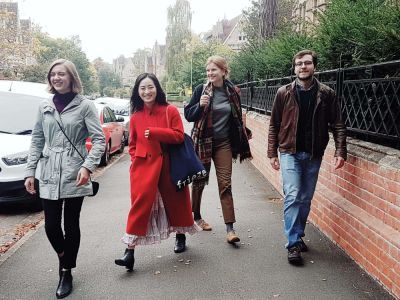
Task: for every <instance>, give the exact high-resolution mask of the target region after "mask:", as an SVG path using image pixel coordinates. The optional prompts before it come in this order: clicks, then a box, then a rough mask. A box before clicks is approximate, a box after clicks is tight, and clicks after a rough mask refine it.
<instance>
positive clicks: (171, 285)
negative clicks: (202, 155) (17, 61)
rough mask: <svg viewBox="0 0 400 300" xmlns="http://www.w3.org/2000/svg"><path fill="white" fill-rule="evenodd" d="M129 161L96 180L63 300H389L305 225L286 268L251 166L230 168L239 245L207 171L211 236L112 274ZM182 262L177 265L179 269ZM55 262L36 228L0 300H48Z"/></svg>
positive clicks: (272, 211)
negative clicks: (305, 248)
mask: <svg viewBox="0 0 400 300" xmlns="http://www.w3.org/2000/svg"><path fill="white" fill-rule="evenodd" d="M129 164H130V161H129V157H128V155H125V156H124V157H122V158H121V159H120V160H119V161H118V162H117V163H116V164H115V165H114V166H113V167H111V168H110V169H108V170H107V172H105V173H104V175H102V176H101V177H100V178H98V179H99V181H100V184H101V190H100V192H99V194H98V195H97V196H96V197H94V198H86V200H85V202H84V205H83V209H82V215H81V227H82V241H81V249H80V255H79V257H78V267H77V268H76V269H75V270H74V272H73V276H74V291H73V293H72V294H71V295H70V296H69V297H68V299H114V298H117V299H335V300H336V299H346V300H348V299H392V297H391V296H390V295H389V294H387V293H386V292H385V291H384V290H383V289H382V288H381V287H380V286H378V284H377V283H376V282H375V281H374V280H372V279H371V278H370V277H369V276H367V275H366V274H365V273H364V272H363V271H362V270H360V269H359V268H358V267H357V266H356V265H355V263H354V262H352V261H351V260H350V259H349V258H348V257H347V256H346V255H345V254H344V253H343V252H342V251H341V250H340V249H339V248H338V247H336V246H335V245H333V244H332V243H331V242H330V241H329V240H327V239H326V238H325V237H324V236H323V235H322V234H321V233H320V232H319V231H318V230H316V229H315V228H313V226H311V225H309V226H308V227H307V231H306V233H307V236H306V239H307V240H309V242H308V245H309V248H310V251H309V252H308V253H305V254H304V259H305V265H304V266H303V267H294V266H291V265H289V264H288V263H287V259H286V250H285V249H284V247H283V245H284V243H285V239H284V237H283V233H282V230H283V229H282V226H283V224H282V204H281V201H277V200H276V199H277V198H278V199H279V198H280V196H279V194H278V193H277V192H276V191H275V190H274V189H273V188H272V186H271V185H270V184H269V183H268V182H266V181H265V179H264V178H263V177H262V175H261V174H260V173H259V172H258V171H257V170H256V169H255V168H254V167H253V166H252V165H251V164H250V163H244V164H234V176H233V195H234V198H235V205H236V213H237V221H238V222H237V223H236V230H237V232H238V234H239V235H240V237H241V238H242V243H239V244H238V245H237V247H233V246H231V245H229V244H227V243H226V242H225V225H224V224H223V219H222V217H221V214H222V211H221V207H220V204H219V200H218V192H217V187H216V179H215V174H214V171H213V170H212V176H211V178H210V185H209V186H208V187H206V190H205V192H204V199H203V208H204V210H203V217H204V218H205V219H206V220H207V221H208V222H209V223H210V224H211V225H212V226H213V231H211V232H200V233H198V234H196V235H194V236H190V237H188V240H187V243H188V250H187V251H186V252H184V253H182V254H175V253H173V244H174V238H173V237H171V238H170V239H168V240H166V241H163V243H161V244H159V245H154V246H146V247H138V248H137V250H136V255H135V257H136V263H135V267H134V272H132V273H128V272H126V271H125V270H124V269H123V268H121V267H118V266H115V265H114V259H115V258H117V257H119V256H121V255H122V253H123V250H124V245H123V244H122V243H121V242H120V237H121V235H122V234H123V232H124V227H125V220H126V216H127V212H128V209H129V176H128V170H129ZM180 260H182V261H180ZM57 266H58V261H57V258H56V255H55V254H54V253H53V250H52V248H51V246H50V244H49V242H48V241H47V239H46V236H45V232H44V228H43V227H41V228H40V229H39V230H38V231H37V232H36V233H35V234H34V235H32V236H31V237H30V238H29V239H28V240H27V241H25V243H24V244H23V245H22V246H21V247H20V248H19V249H18V251H16V252H15V253H14V254H13V255H12V256H11V257H9V258H8V259H7V260H6V261H5V262H4V263H3V264H2V265H1V266H0V299H55V289H56V286H57V283H58V274H57Z"/></svg>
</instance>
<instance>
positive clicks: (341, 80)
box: [238, 60, 400, 149]
mask: <svg viewBox="0 0 400 300" xmlns="http://www.w3.org/2000/svg"><path fill="white" fill-rule="evenodd" d="M315 76H316V77H317V78H318V80H320V81H321V82H323V83H325V84H326V85H328V86H330V87H331V88H332V89H334V90H335V91H336V94H337V95H338V96H339V97H340V98H341V99H342V100H341V103H342V113H343V117H344V120H345V123H346V126H347V129H348V134H349V135H350V136H354V137H357V138H359V139H363V140H367V141H371V142H374V143H378V144H381V145H387V146H391V147H394V148H397V149H400V60H398V61H391V62H385V63H380V64H374V65H367V66H360V67H353V68H341V69H336V70H330V71H324V72H318V73H316V74H315ZM294 78H295V77H294V76H288V77H282V78H274V79H266V80H261V81H249V82H246V83H243V84H239V85H238V86H239V87H240V88H241V99H242V106H243V107H244V108H246V109H248V110H253V111H257V112H259V113H262V114H269V113H270V112H271V108H272V104H273V101H274V97H275V94H276V92H277V90H278V89H279V87H281V86H282V85H285V84H288V83H290V82H292V81H293V80H294Z"/></svg>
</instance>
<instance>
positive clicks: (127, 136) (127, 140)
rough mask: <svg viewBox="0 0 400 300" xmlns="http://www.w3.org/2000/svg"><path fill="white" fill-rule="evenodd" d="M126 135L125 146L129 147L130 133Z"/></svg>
mask: <svg viewBox="0 0 400 300" xmlns="http://www.w3.org/2000/svg"><path fill="white" fill-rule="evenodd" d="M124 134H125V146H128V143H129V132H128V131H126V132H125V133H124Z"/></svg>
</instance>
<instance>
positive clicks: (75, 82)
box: [47, 58, 83, 94]
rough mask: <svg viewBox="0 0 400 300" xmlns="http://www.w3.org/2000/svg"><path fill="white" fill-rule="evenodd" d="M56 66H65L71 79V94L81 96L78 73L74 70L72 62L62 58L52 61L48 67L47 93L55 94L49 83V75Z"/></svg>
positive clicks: (81, 90)
mask: <svg viewBox="0 0 400 300" xmlns="http://www.w3.org/2000/svg"><path fill="white" fill-rule="evenodd" d="M58 65H63V66H65V68H66V69H67V72H68V74H69V76H70V77H71V92H73V93H75V94H81V93H82V92H83V88H82V82H81V79H80V77H79V74H78V71H77V70H76V67H75V65H74V63H73V62H72V61H69V60H67V59H63V58H60V59H57V60H56V61H54V62H53V63H52V64H51V66H50V69H49V72H48V73H47V85H48V90H49V92H50V93H52V94H55V93H56V90H55V89H54V87H53V85H52V84H51V81H50V74H51V71H52V70H53V68H54V67H55V66H58Z"/></svg>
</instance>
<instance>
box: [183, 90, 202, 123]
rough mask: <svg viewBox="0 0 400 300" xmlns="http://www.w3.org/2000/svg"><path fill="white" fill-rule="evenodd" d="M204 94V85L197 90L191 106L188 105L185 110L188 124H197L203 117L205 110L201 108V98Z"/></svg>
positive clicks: (190, 103) (191, 100)
mask: <svg viewBox="0 0 400 300" xmlns="http://www.w3.org/2000/svg"><path fill="white" fill-rule="evenodd" d="M202 93H203V84H200V85H198V86H197V87H196V88H195V90H194V93H193V95H192V98H191V99H190V102H189V104H187V105H186V106H185V108H184V114H185V119H186V120H187V121H188V122H196V121H197V120H199V119H200V118H201V115H202V113H203V111H204V108H203V107H200V97H201V94H202Z"/></svg>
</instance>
